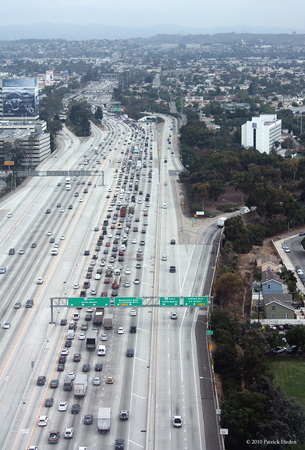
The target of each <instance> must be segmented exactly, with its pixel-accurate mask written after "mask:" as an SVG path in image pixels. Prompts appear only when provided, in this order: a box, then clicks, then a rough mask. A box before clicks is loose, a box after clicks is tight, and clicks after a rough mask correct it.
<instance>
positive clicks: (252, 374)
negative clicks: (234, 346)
mask: <svg viewBox="0 0 305 450" xmlns="http://www.w3.org/2000/svg"><path fill="white" fill-rule="evenodd" d="M241 347H242V349H243V352H244V354H243V358H242V373H243V375H242V376H243V380H244V382H245V387H246V388H247V389H253V386H255V385H256V384H257V383H258V382H259V381H260V379H261V377H262V376H263V375H266V373H267V363H266V351H267V348H268V346H267V341H266V338H265V335H264V333H263V332H262V330H261V329H255V328H252V327H251V328H250V329H249V330H247V331H246V332H245V333H244V335H243V337H242V340H241Z"/></svg>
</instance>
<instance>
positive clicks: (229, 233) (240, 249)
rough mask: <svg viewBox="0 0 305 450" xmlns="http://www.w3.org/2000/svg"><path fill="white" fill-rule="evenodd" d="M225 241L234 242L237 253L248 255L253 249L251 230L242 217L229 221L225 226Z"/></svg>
mask: <svg viewBox="0 0 305 450" xmlns="http://www.w3.org/2000/svg"><path fill="white" fill-rule="evenodd" d="M225 241H226V242H227V241H229V242H232V245H233V250H234V251H235V252H237V253H248V252H249V251H250V250H251V248H252V239H251V232H250V230H249V229H248V228H247V227H246V226H245V225H244V223H243V221H242V219H241V217H232V218H230V219H227V221H226V225H225Z"/></svg>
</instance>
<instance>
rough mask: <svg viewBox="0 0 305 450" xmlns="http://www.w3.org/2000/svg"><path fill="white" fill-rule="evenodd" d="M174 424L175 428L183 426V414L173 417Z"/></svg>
mask: <svg viewBox="0 0 305 450" xmlns="http://www.w3.org/2000/svg"><path fill="white" fill-rule="evenodd" d="M173 426H174V427H175V428H181V427H182V417H181V416H174V417H173Z"/></svg>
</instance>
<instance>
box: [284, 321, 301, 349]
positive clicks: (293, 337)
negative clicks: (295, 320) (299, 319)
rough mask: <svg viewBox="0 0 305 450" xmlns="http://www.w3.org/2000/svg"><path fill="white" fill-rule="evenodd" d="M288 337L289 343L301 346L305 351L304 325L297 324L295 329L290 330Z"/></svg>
mask: <svg viewBox="0 0 305 450" xmlns="http://www.w3.org/2000/svg"><path fill="white" fill-rule="evenodd" d="M286 339H287V342H288V344H289V345H296V346H297V347H298V348H299V347H301V349H302V350H303V352H305V327H304V326H303V325H296V326H295V327H294V328H293V330H288V331H287V333H286Z"/></svg>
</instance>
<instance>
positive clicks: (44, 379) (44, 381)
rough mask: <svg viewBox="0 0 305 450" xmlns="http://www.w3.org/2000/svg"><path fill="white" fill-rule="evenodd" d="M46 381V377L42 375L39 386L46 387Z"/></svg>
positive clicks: (38, 381)
mask: <svg viewBox="0 0 305 450" xmlns="http://www.w3.org/2000/svg"><path fill="white" fill-rule="evenodd" d="M46 381H47V379H46V377H45V376H44V375H40V376H39V377H38V378H37V386H44V385H45V384H46Z"/></svg>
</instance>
